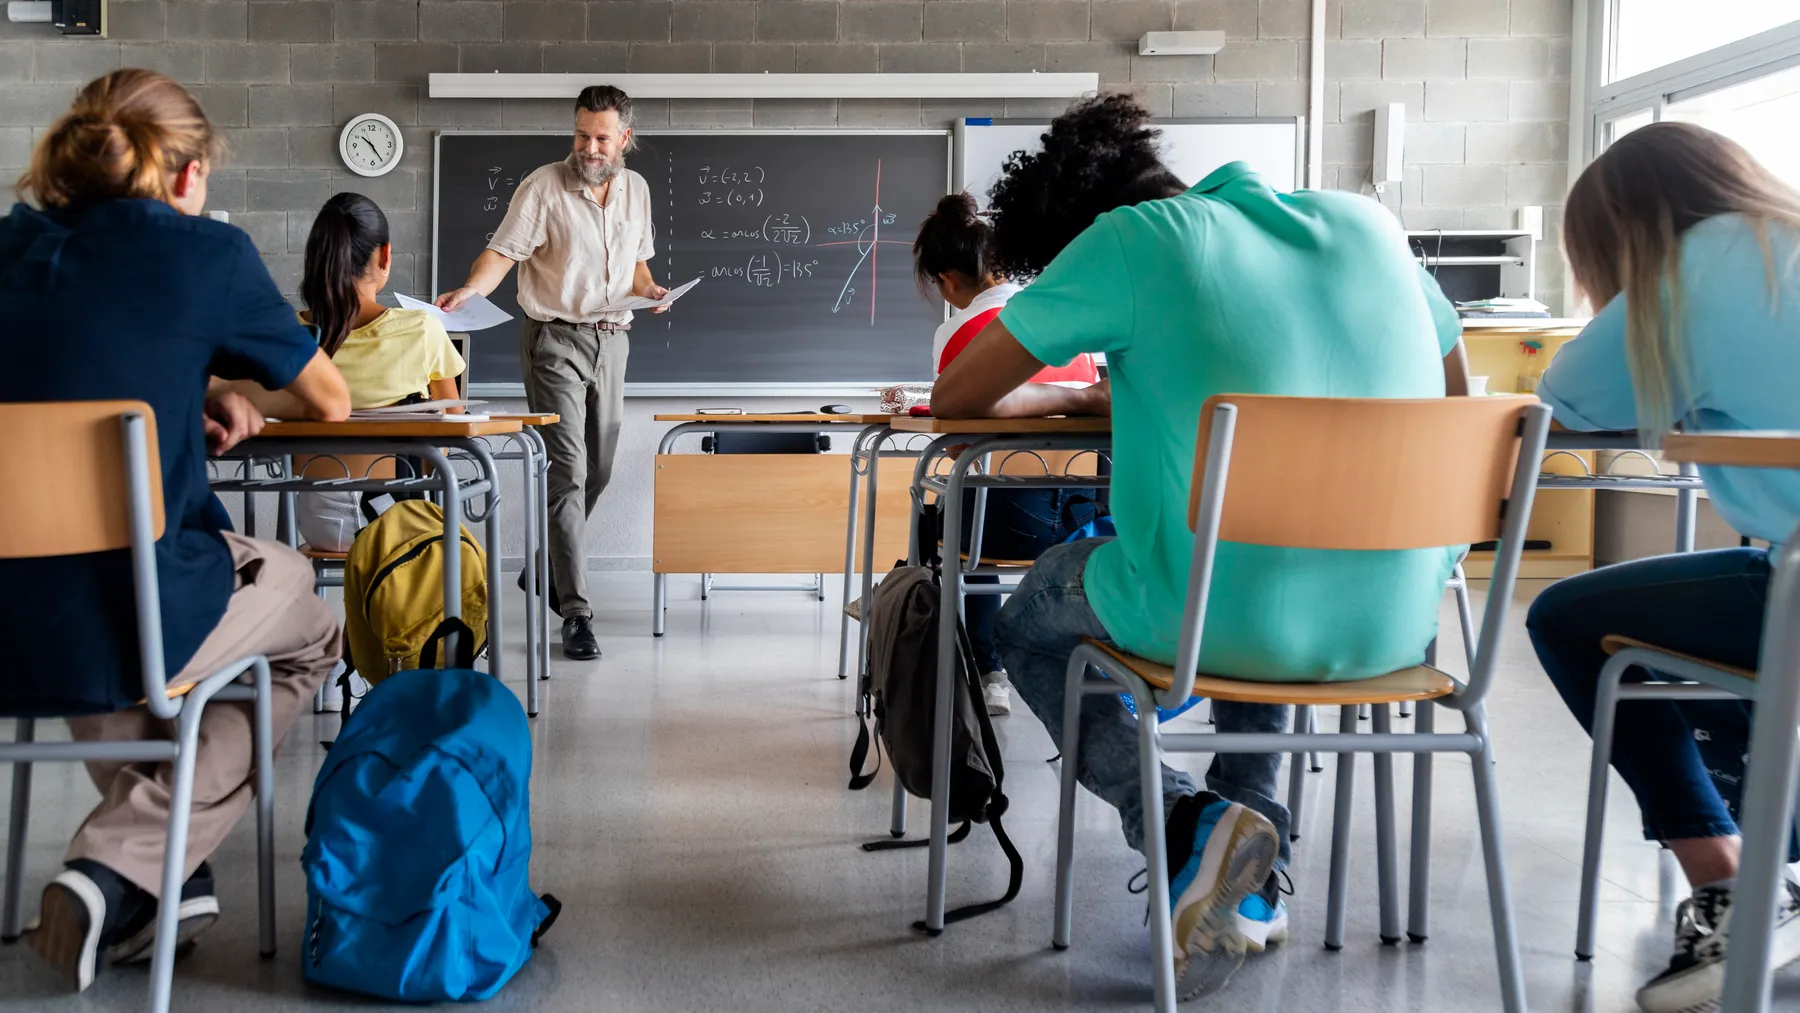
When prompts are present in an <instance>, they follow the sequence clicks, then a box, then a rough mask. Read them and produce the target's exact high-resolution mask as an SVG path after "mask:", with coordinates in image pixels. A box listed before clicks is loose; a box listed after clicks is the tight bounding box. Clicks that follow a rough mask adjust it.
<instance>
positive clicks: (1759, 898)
mask: <svg viewBox="0 0 1800 1013" xmlns="http://www.w3.org/2000/svg"><path fill="white" fill-rule="evenodd" d="M1797 539H1800V529H1796V530H1795V532H1794V533H1793V534H1792V535H1790V536H1788V540H1787V543H1786V544H1785V545H1783V546H1782V549H1781V554H1780V558H1779V559H1778V560H1776V561H1774V562H1775V573H1774V576H1773V578H1772V579H1771V580H1770V582H1769V604H1768V620H1767V621H1766V622H1765V623H1764V624H1763V642H1762V663H1761V665H1760V666H1759V668H1758V675H1759V678H1758V679H1757V681H1756V682H1757V696H1756V716H1755V718H1754V720H1753V723H1752V725H1751V729H1750V760H1749V764H1748V766H1747V767H1746V769H1745V771H1744V801H1743V804H1742V805H1741V806H1740V807H1739V809H1740V811H1741V812H1742V813H1743V814H1744V817H1743V835H1744V851H1743V856H1742V858H1741V859H1740V860H1739V862H1738V889H1737V890H1736V891H1735V896H1734V897H1733V899H1732V906H1733V908H1734V910H1733V912H1732V916H1731V959H1730V960H1728V961H1726V962H1725V997H1724V1002H1723V1004H1722V1005H1721V1006H1720V1008H1721V1009H1727V1010H1731V1011H1732V1013H1768V1011H1769V979H1770V978H1771V977H1772V976H1773V973H1774V968H1773V967H1772V966H1771V964H1772V960H1771V956H1770V947H1771V945H1772V944H1773V942H1774V926H1775V891H1776V888H1777V887H1779V886H1780V885H1781V878H1782V875H1783V874H1784V871H1785V867H1784V864H1783V863H1785V862H1786V861H1787V846H1788V833H1789V826H1790V825H1791V824H1790V822H1789V821H1790V818H1791V812H1792V808H1793V805H1794V790H1795V785H1796V781H1797V780H1800V778H1797V777H1796V772H1795V769H1794V763H1795V760H1796V758H1800V750H1796V747H1795V739H1794V725H1795V723H1796V715H1800V622H1797V621H1796V617H1800V574H1796V573H1795V568H1796V567H1800V541H1797Z"/></svg>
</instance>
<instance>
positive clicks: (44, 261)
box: [0, 70, 350, 990]
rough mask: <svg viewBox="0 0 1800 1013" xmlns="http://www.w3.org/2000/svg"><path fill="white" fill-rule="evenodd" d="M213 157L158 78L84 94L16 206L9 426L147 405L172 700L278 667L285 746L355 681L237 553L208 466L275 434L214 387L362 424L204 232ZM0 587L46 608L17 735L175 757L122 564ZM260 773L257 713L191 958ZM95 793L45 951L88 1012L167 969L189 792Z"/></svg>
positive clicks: (211, 774)
mask: <svg viewBox="0 0 1800 1013" xmlns="http://www.w3.org/2000/svg"><path fill="white" fill-rule="evenodd" d="M216 151H217V141H216V139H215V136H214V132H213V128H212V125H211V124H210V123H209V122H208V121H207V119H206V114H205V113H204V112H203V111H202V110H201V108H200V105H199V103H198V102H196V101H195V100H194V98H193V96H192V95H190V94H188V93H187V92H186V91H185V90H183V89H182V87H181V86H180V85H178V84H176V83H175V82H174V81H171V80H170V79H168V78H166V77H164V76H162V75H160V74H154V73H151V72H149V71H143V70H121V71H117V72H115V73H112V74H108V75H107V76H105V77H102V78H100V79H98V80H96V81H93V82H92V83H90V84H88V85H87V86H86V87H85V88H83V89H82V90H81V92H80V94H79V95H78V96H77V97H76V99H75V104H74V106H73V107H72V108H71V109H70V110H69V112H68V114H67V115H65V116H63V117H62V118H61V119H60V120H58V121H57V122H56V123H55V124H54V125H52V126H51V127H50V129H49V130H48V131H47V132H45V134H44V135H43V138H42V140H41V141H40V142H39V144H38V147H37V150H36V152H35V153H34V154H33V156H32V162H31V167H30V169H29V170H28V171H27V172H26V174H25V176H24V177H23V178H22V179H20V181H19V184H18V192H19V195H20V197H21V198H22V202H21V203H19V204H16V205H14V206H13V209H12V213H11V214H10V215H8V216H7V217H6V218H4V219H0V402H20V401H60V400H99V399H112V398H119V399H134V400H140V401H144V402H147V403H148V404H149V405H150V407H151V409H152V410H153V411H154V413H155V419H156V427H157V434H158V442H159V443H160V450H161V467H162V479H163V505H164V508H165V513H166V516H167V517H168V530H167V532H166V533H165V534H164V535H163V537H162V538H161V539H160V540H159V541H158V542H157V546H156V563H157V578H158V581H159V583H160V585H161V590H162V623H163V652H164V658H163V661H164V664H165V667H166V670H167V672H168V673H169V676H168V678H169V684H170V685H171V686H172V687H179V686H181V685H182V684H184V683H192V682H195V681H197V680H199V679H201V678H204V677H205V676H207V675H210V674H211V673H212V672H214V671H216V670H218V669H220V668H222V667H223V666H224V665H226V664H227V663H229V662H231V661H233V660H235V659H238V658H242V657H244V656H247V655H251V654H266V655H268V657H269V662H270V667H271V669H272V674H273V683H272V689H273V694H272V703H273V710H274V721H275V729H276V733H277V735H281V734H284V733H285V732H286V730H287V728H288V727H289V726H290V725H291V724H292V723H293V721H294V719H295V717H296V716H297V715H298V714H299V712H300V708H301V705H302V704H303V703H304V702H305V701H306V700H307V699H309V698H310V697H311V696H312V695H313V692H314V690H315V689H316V688H317V687H318V686H319V684H320V683H321V682H323V681H324V679H325V677H326V675H327V674H328V673H329V671H330V670H331V667H332V664H333V663H334V662H335V661H336V660H337V656H338V627H337V623H336V622H335V621H334V619H333V617H332V615H331V613H330V612H329V611H328V610H327V609H326V607H325V606H324V605H323V604H322V603H321V602H319V601H318V599H316V598H315V597H313V593H312V571H311V569H310V568H309V567H308V565H307V564H306V561H305V560H303V559H302V558H301V557H300V556H299V555H298V554H297V553H294V552H293V551H291V550H289V549H288V548H287V547H285V546H282V545H279V544H276V543H274V542H265V541H257V540H255V539H250V538H243V537H241V536H239V535H236V534H234V533H232V532H231V531H229V530H227V528H228V527H229V524H228V521H227V518H226V516H225V513H224V509H223V508H222V507H221V506H220V505H219V503H218V501H217V500H216V499H215V498H214V497H213V495H212V493H211V491H210V490H209V489H208V487H207V475H206V457H207V455H208V453H209V452H210V453H219V452H221V451H223V450H225V449H227V448H229V447H230V446H232V445H233V444H235V443H237V442H238V441H240V440H242V439H244V438H246V437H249V436H253V435H255V434H256V432H257V431H258V430H260V429H261V428H262V415H261V413H260V412H258V411H257V410H256V409H255V408H254V406H252V405H251V404H250V402H249V401H248V400H246V399H245V398H244V397H242V396H241V395H239V394H236V393H230V392H227V391H225V390H224V389H222V387H220V386H219V385H220V384H221V383H222V382H223V381H231V380H253V381H255V382H257V383H258V384H261V385H262V386H264V387H267V388H269V389H271V390H275V389H285V390H286V391H287V392H288V393H290V394H292V395H293V396H294V398H295V399H296V400H297V401H298V403H299V404H300V405H301V406H302V408H303V414H304V415H305V416H306V417H310V418H315V419H331V420H335V419H341V418H343V417H345V415H346V414H347V413H348V411H349V404H350V402H349V395H348V392H347V390H346V388H345V386H344V381H343V377H341V376H340V375H339V374H338V371H337V368H336V367H335V366H333V365H332V364H331V360H330V359H329V358H328V357H326V356H325V355H324V354H323V353H322V352H320V350H319V348H318V346H317V343H316V342H315V341H314V340H313V339H312V337H311V336H310V334H309V333H308V331H307V330H306V328H304V327H303V326H301V325H300V323H299V322H298V321H297V320H296V319H295V316H294V312H293V310H292V308H290V307H289V306H288V304H287V302H286V301H285V300H284V299H282V297H281V293H280V291H279V290H278V289H277V288H276V287H275V283H274V282H273V281H272V280H271V279H270V277H269V273H268V270H267V269H266V268H264V267H263V263H262V260H261V258H259V257H258V256H257V253H256V249H255V247H253V246H252V245H251V243H250V240H249V237H247V236H246V235H245V234H244V233H243V232H242V231H240V230H238V229H236V228H234V227H232V226H230V225H225V224H222V223H219V222H214V221H211V220H209V219H207V218H204V217H201V216H200V212H201V209H202V208H203V207H204V205H205V203H206V181H207V174H208V172H209V171H210V167H211V163H212V160H213V157H214V155H215V153H216ZM215 378H216V379H215ZM215 388H217V389H215ZM0 583H3V584H4V585H5V586H7V587H12V588H21V589H29V593H25V594H20V595H15V596H14V597H13V598H12V600H11V601H9V603H8V604H7V607H6V608H5V609H0V642H4V643H5V644H6V645H7V650H8V653H9V655H11V657H10V658H9V659H8V662H9V663H8V666H7V671H8V675H7V678H6V680H5V681H4V682H3V683H0V699H3V700H4V703H5V706H6V709H7V710H8V711H9V712H11V713H26V714H31V713H36V714H54V715H68V714H76V715H81V716H78V717H72V718H70V719H69V731H70V734H71V735H72V736H73V737H74V738H76V739H78V740H83V741H93V740H129V739H146V738H154V737H166V736H167V735H169V734H170V733H169V730H168V729H167V728H166V727H164V724H163V722H160V721H158V720H157V719H155V718H154V717H152V716H151V715H150V713H149V712H148V711H147V710H145V709H144V708H142V707H139V706H136V703H137V701H138V700H139V698H141V697H142V695H143V692H142V687H141V683H140V681H139V680H140V677H139V675H138V657H137V649H136V644H137V632H136V630H137V627H136V620H135V617H134V612H133V604H132V602H133V598H132V592H131V574H130V564H129V558H128V555H127V553H126V552H124V551H118V552H104V553H94V554H90V555H82V556H71V557H59V558H51V559H12V560H4V561H0ZM251 758H252V754H251V731H250V715H249V710H248V708H247V707H246V706H245V705H243V704H234V703H214V704H213V705H211V706H209V707H207V708H206V711H205V715H204V718H203V720H202V722H201V726H200V747H199V751H198V753H197V754H196V774H195V788H194V798H193V817H192V822H191V825H190V830H189V837H188V843H187V866H186V872H187V874H188V876H189V879H188V881H187V885H186V886H185V887H184V889H183V890H182V895H181V897H180V898H179V900H178V903H179V904H180V905H181V936H182V939H183V940H187V939H191V938H192V937H193V936H194V935H196V934H198V933H199V932H200V931H202V930H204V929H205V928H207V927H209V926H210V925H211V924H212V923H213V922H214V921H216V920H217V918H218V910H219V906H218V900H217V899H216V898H215V897H214V896H213V890H212V876H211V872H210V869H208V868H207V866H206V864H205V861H206V859H207V857H208V856H209V855H211V853H212V852H213V850H214V849H215V848H217V847H218V845H219V844H220V842H221V841H223V840H224V838H225V836H226V834H227V833H228V832H229V831H230V829H231V827H232V825H233V824H234V823H236V822H237V819H238V818H239V817H240V816H242V815H243V813H244V811H245V809H247V808H248V807H249V804H250V798H251V783H250V775H251ZM88 773H89V774H90V776H91V777H92V778H93V780H94V784H95V786H96V787H98V788H99V789H100V795H101V800H100V804H99V805H98V806H97V807H96V808H95V809H94V811H93V812H92V813H91V814H89V816H88V817H87V819H86V820H85V821H84V822H83V824H82V826H81V829H80V830H79V831H78V832H77V833H76V835H75V839H74V840H73V841H72V842H71V843H70V845H69V850H68V854H67V857H66V861H65V868H64V870H63V872H62V873H61V874H59V875H58V876H57V877H56V879H55V880H54V881H53V882H52V883H51V884H50V885H49V886H48V887H47V888H46V889H45V890H44V897H43V906H42V910H41V913H40V916H39V919H38V923H37V924H36V926H35V927H34V928H33V930H32V931H31V934H30V937H29V939H30V943H31V947H32V949H33V950H34V951H36V952H37V953H38V954H39V956H41V957H43V958H44V959H45V960H46V961H48V962H49V963H50V964H52V965H53V966H54V967H55V968H56V969H57V970H58V971H60V972H61V973H62V974H63V975H64V976H65V977H66V978H67V980H68V981H69V983H70V984H71V985H72V986H73V987H75V988H76V989H77V990H80V989H85V988H86V987H87V986H88V985H89V984H90V983H91V982H92V981H93V978H94V975H95V973H96V972H97V971H98V970H99V969H100V968H101V966H103V964H104V963H106V962H109V961H111V962H120V961H128V960H133V959H146V958H147V957H148V956H149V952H150V948H151V944H152V942H153V937H154V925H155V914H156V910H157V905H158V896H157V895H158V893H159V892H160V887H161V866H162V853H163V845H164V837H165V826H166V822H167V819H168V806H169V794H170V790H171V783H172V778H171V775H172V771H171V769H170V765H169V764H166V763H165V764H160V765H159V764H141V763H140V764H118V763H91V764H89V765H88Z"/></svg>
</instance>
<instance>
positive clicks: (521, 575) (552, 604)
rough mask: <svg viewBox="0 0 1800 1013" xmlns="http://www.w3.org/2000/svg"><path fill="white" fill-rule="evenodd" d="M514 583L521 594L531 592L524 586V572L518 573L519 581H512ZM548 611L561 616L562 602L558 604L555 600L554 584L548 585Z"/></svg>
mask: <svg viewBox="0 0 1800 1013" xmlns="http://www.w3.org/2000/svg"><path fill="white" fill-rule="evenodd" d="M514 583H516V584H518V585H519V590H520V591H521V592H522V593H524V594H530V593H531V590H530V589H529V588H527V587H526V586H525V571H524V570H520V571H519V579H518V580H517V581H514ZM550 611H552V612H554V613H556V614H557V615H559V616H560V615H562V602H560V601H558V600H557V599H556V585H555V584H550Z"/></svg>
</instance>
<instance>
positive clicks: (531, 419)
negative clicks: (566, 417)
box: [489, 412, 562, 426]
mask: <svg viewBox="0 0 1800 1013" xmlns="http://www.w3.org/2000/svg"><path fill="white" fill-rule="evenodd" d="M489 417H490V418H496V419H508V420H511V421H513V422H517V423H519V424H520V425H526V426H549V425H555V424H556V423H558V422H561V421H562V416H561V415H558V414H556V413H555V412H491V413H489Z"/></svg>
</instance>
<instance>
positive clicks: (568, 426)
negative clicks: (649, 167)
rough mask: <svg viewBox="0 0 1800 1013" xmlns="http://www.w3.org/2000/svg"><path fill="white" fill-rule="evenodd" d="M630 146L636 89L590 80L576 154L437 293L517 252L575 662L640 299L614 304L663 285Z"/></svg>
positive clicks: (524, 338)
mask: <svg viewBox="0 0 1800 1013" xmlns="http://www.w3.org/2000/svg"><path fill="white" fill-rule="evenodd" d="M632 145H633V140H632V134H631V99H630V98H629V97H627V96H626V94H625V93H624V92H623V91H620V90H619V89H617V88H615V87H613V86H611V85H591V86H589V87H587V88H583V89H582V90H581V94H580V96H578V97H577V98H576V99H575V143H574V147H573V150H571V151H570V152H569V157H568V158H566V159H564V160H562V161H560V162H553V163H551V164H549V165H546V166H543V167H541V168H539V169H538V170H537V171H535V172H533V173H532V174H531V175H529V176H527V177H525V180H524V181H523V182H521V183H520V184H519V188H518V190H516V191H515V192H514V193H513V198H512V203H511V204H510V205H509V206H508V207H507V209H506V218H505V219H504V220H502V221H501V223H500V228H499V230H498V231H496V232H495V233H494V236H493V239H491V240H490V241H489V242H488V247H487V249H486V250H484V251H482V254H481V256H479V257H477V258H476V259H475V265H474V266H473V267H471V268H470V269H469V279H468V281H466V282H464V283H463V286H462V287H461V288H459V289H456V290H455V291H453V292H446V293H444V294H443V295H440V296H438V300H437V304H438V306H440V307H442V308H443V309H445V310H455V309H456V308H457V307H459V306H461V305H462V304H463V303H464V302H465V301H466V300H468V299H469V298H470V297H471V296H475V295H482V296H485V295H488V294H489V293H491V292H493V291H494V289H495V288H496V287H497V286H498V285H499V284H500V282H501V280H502V279H504V278H505V277H506V272H507V271H509V270H511V269H512V266H513V264H515V263H516V264H518V265H519V308H520V309H521V310H523V311H524V313H525V320H524V326H523V327H522V328H521V329H520V335H519V356H520V359H521V361H522V362H523V364H524V369H525V397H526V400H527V402H528V403H529V404H530V406H531V410H532V411H534V412H554V413H556V414H557V415H560V416H562V421H560V422H558V423H556V424H555V425H551V426H546V427H545V428H544V429H543V435H544V442H545V443H546V444H547V446H548V449H549V451H550V464H551V468H550V608H551V609H552V610H553V611H555V612H556V613H557V614H558V615H560V616H562V620H563V627H562V636H563V656H564V657H566V658H571V659H574V660H576V661H591V660H593V659H595V658H598V657H600V642H599V641H598V640H597V639H596V638H595V637H594V629H593V617H594V610H593V607H592V606H590V605H589V604H588V599H587V580H586V569H587V551H586V548H585V543H586V532H587V519H588V516H589V515H590V514H592V513H593V511H594V503H595V502H596V501H598V500H599V499H600V493H601V491H602V490H604V489H605V488H606V483H607V480H608V479H610V478H611V477H612V464H613V452H614V451H615V450H616V449H617V448H618V445H619V426H620V423H622V422H623V421H624V417H625V357H626V356H627V355H628V354H629V353H630V351H631V344H630V342H629V340H628V338H627V334H628V332H629V331H630V330H631V311H630V310H627V309H618V308H616V307H618V306H619V304H620V303H622V302H624V301H625V300H626V299H627V298H628V297H630V296H648V297H650V298H653V299H660V298H662V296H664V295H665V294H667V290H666V289H664V288H663V287H662V286H660V285H658V284H656V281H655V279H654V278H652V277H651V275H650V264H649V261H650V258H651V257H654V256H655V255H656V247H655V241H654V240H655V237H654V235H653V232H654V230H653V229H652V226H651V221H650V214H651V206H650V187H649V186H648V184H646V183H645V182H644V177H642V176H640V175H638V174H637V173H635V172H632V171H631V170H630V169H627V168H625V153H626V152H627V151H630V150H631V148H632ZM656 312H658V313H660V312H663V310H662V309H658V310H657V311H656Z"/></svg>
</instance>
